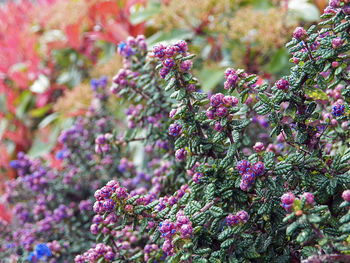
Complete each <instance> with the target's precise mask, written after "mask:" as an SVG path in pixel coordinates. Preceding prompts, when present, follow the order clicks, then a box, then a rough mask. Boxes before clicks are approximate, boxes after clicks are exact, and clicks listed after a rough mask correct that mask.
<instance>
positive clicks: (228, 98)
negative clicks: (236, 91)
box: [222, 96, 236, 107]
mask: <svg viewBox="0 0 350 263" xmlns="http://www.w3.org/2000/svg"><path fill="white" fill-rule="evenodd" d="M234 99H235V97H233V96H225V97H223V98H222V103H223V104H224V105H225V106H227V107H229V106H236V105H234V102H235V101H234Z"/></svg>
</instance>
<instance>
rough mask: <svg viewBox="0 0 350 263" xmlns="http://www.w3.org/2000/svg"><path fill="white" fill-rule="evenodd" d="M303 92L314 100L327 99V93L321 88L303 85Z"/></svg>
mask: <svg viewBox="0 0 350 263" xmlns="http://www.w3.org/2000/svg"><path fill="white" fill-rule="evenodd" d="M304 91H305V94H307V95H308V96H309V97H311V98H313V99H314V100H328V95H327V94H326V93H325V92H324V91H322V90H321V89H318V88H315V87H310V86H308V87H304Z"/></svg>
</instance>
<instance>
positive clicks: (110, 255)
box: [104, 251, 114, 262]
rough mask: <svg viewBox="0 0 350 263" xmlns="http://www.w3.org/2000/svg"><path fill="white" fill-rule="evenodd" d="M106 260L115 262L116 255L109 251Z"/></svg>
mask: <svg viewBox="0 0 350 263" xmlns="http://www.w3.org/2000/svg"><path fill="white" fill-rule="evenodd" d="M104 258H105V260H106V261H107V262H110V261H113V260H114V253H113V252H112V251H109V252H107V253H106V254H105V256H104Z"/></svg>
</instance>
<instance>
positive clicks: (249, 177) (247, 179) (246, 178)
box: [242, 172, 255, 185]
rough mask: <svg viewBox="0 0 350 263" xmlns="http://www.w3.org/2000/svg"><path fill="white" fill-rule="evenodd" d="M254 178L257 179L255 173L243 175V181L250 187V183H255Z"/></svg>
mask: <svg viewBox="0 0 350 263" xmlns="http://www.w3.org/2000/svg"><path fill="white" fill-rule="evenodd" d="M254 177H255V175H254V174H253V173H251V172H246V173H244V174H243V175H242V179H243V181H245V182H246V183H248V185H249V183H251V182H253V181H254Z"/></svg>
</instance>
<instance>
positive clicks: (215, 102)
mask: <svg viewBox="0 0 350 263" xmlns="http://www.w3.org/2000/svg"><path fill="white" fill-rule="evenodd" d="M224 97H225V96H224V94H222V93H217V94H214V95H213V96H211V97H210V105H211V106H212V107H218V106H220V105H221V104H222V100H223V98H224Z"/></svg>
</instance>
